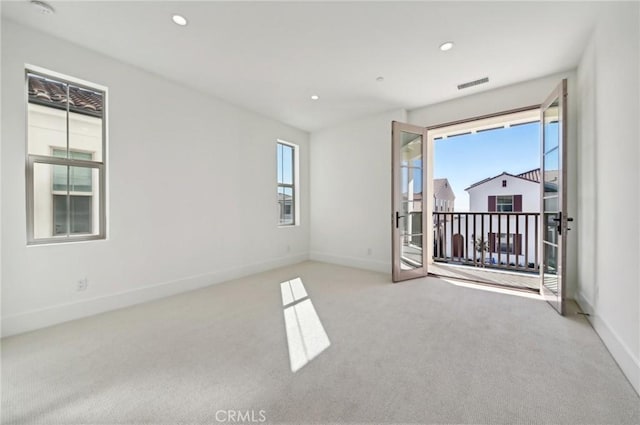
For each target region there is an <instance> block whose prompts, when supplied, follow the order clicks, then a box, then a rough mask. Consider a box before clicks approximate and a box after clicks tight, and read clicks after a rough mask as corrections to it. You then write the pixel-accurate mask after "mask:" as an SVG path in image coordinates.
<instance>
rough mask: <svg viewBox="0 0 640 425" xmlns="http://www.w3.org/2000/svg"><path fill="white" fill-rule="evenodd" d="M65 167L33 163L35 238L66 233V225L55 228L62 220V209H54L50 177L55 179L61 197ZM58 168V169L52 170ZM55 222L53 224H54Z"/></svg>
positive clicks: (64, 187) (64, 190) (65, 182)
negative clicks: (60, 215)
mask: <svg viewBox="0 0 640 425" xmlns="http://www.w3.org/2000/svg"><path fill="white" fill-rule="evenodd" d="M66 168H67V167H63V166H62V167H61V166H52V165H50V164H39V163H35V164H34V165H33V212H32V214H33V236H34V238H36V239H39V238H50V237H52V236H57V235H59V234H60V232H62V233H66V227H58V228H57V229H56V228H55V224H57V225H58V226H60V225H61V224H62V222H63V221H65V220H63V219H62V218H60V217H59V214H65V215H66V213H65V212H64V211H62V212H61V211H60V210H57V211H56V210H54V206H53V201H54V195H53V190H52V189H53V188H52V187H53V184H52V179H54V178H55V179H56V185H57V187H58V189H60V191H61V193H59V194H60V195H62V196H63V197H66V191H67V173H66ZM54 170H59V171H54ZM54 223H55V224H54Z"/></svg>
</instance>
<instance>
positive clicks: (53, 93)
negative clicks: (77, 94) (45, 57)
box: [27, 74, 67, 155]
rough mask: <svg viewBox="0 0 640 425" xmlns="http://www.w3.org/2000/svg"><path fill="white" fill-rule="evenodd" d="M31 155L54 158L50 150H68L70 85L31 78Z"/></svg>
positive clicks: (29, 126)
mask: <svg viewBox="0 0 640 425" xmlns="http://www.w3.org/2000/svg"><path fill="white" fill-rule="evenodd" d="M28 96H29V105H28V108H27V120H28V128H27V134H28V140H29V142H28V151H29V153H30V154H35V155H51V147H55V148H58V149H62V150H63V151H66V149H67V85H66V84H65V83H62V82H58V81H53V80H49V79H45V78H42V77H40V76H35V75H31V74H29V75H28Z"/></svg>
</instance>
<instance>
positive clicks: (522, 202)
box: [465, 168, 540, 266]
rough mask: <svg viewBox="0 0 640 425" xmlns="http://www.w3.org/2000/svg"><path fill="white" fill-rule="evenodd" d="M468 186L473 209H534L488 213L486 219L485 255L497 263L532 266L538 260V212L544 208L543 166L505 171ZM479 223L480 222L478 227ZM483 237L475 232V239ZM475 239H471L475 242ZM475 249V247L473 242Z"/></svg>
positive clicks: (477, 210) (500, 210)
mask: <svg viewBox="0 0 640 425" xmlns="http://www.w3.org/2000/svg"><path fill="white" fill-rule="evenodd" d="M465 190H466V191H467V192H468V193H469V206H470V210H471V211H472V212H491V213H493V212H497V213H533V214H532V215H527V216H525V215H520V216H517V215H509V216H498V215H495V216H491V217H489V216H485V217H484V219H483V220H482V221H484V240H485V241H486V246H487V247H488V251H489V253H488V255H485V259H487V257H488V258H489V261H490V262H492V263H494V264H497V263H504V264H516V265H521V266H528V265H530V264H533V263H535V262H536V250H537V244H536V235H535V231H536V221H537V215H535V214H537V213H539V212H540V169H539V168H536V169H533V170H529V171H526V172H524V173H520V174H509V173H507V172H503V173H501V174H499V175H497V176H494V177H490V178H487V179H484V180H481V181H479V182H477V183H474V184H472V185H471V186H469V187H468V188H466V189H465ZM477 226H478V224H477V223H476V229H477ZM476 233H478V232H476ZM479 238H480V236H479V235H478V236H473V240H477V239H479ZM473 240H471V241H469V243H471V244H472V243H473ZM471 249H474V248H473V246H472V247H471ZM507 254H509V255H508V257H507ZM478 255H479V254H478ZM537 262H539V260H538V261H537Z"/></svg>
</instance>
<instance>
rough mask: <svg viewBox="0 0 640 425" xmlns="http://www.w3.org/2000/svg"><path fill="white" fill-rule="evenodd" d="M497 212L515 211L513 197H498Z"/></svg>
mask: <svg viewBox="0 0 640 425" xmlns="http://www.w3.org/2000/svg"><path fill="white" fill-rule="evenodd" d="M496 211H498V212H512V211H513V196H497V197H496Z"/></svg>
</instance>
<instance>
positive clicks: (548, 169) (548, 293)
mask: <svg viewBox="0 0 640 425" xmlns="http://www.w3.org/2000/svg"><path fill="white" fill-rule="evenodd" d="M566 96H567V80H563V81H562V82H561V83H560V85H559V86H558V87H557V88H556V89H555V90H554V91H553V93H552V94H551V95H550V96H549V97H548V98H547V100H546V101H545V102H544V103H543V104H542V107H541V120H540V123H541V126H542V129H541V136H542V142H541V160H542V161H541V162H542V164H541V165H542V167H541V168H542V181H541V185H540V197H541V205H542V214H541V221H542V228H541V230H542V247H541V249H542V256H541V258H542V264H541V267H540V277H541V285H540V292H541V294H542V295H543V296H544V298H545V299H546V300H547V301H548V302H549V303H550V304H551V305H552V306H553V307H554V308H555V309H556V310H557V311H558V312H559V313H560V314H564V311H565V306H564V300H565V290H564V283H565V280H566V267H565V263H566V251H565V247H566V240H567V230H568V228H567V221H569V220H571V219H568V218H567V214H566V211H567V201H566V171H565V170H566V121H565V119H566Z"/></svg>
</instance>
